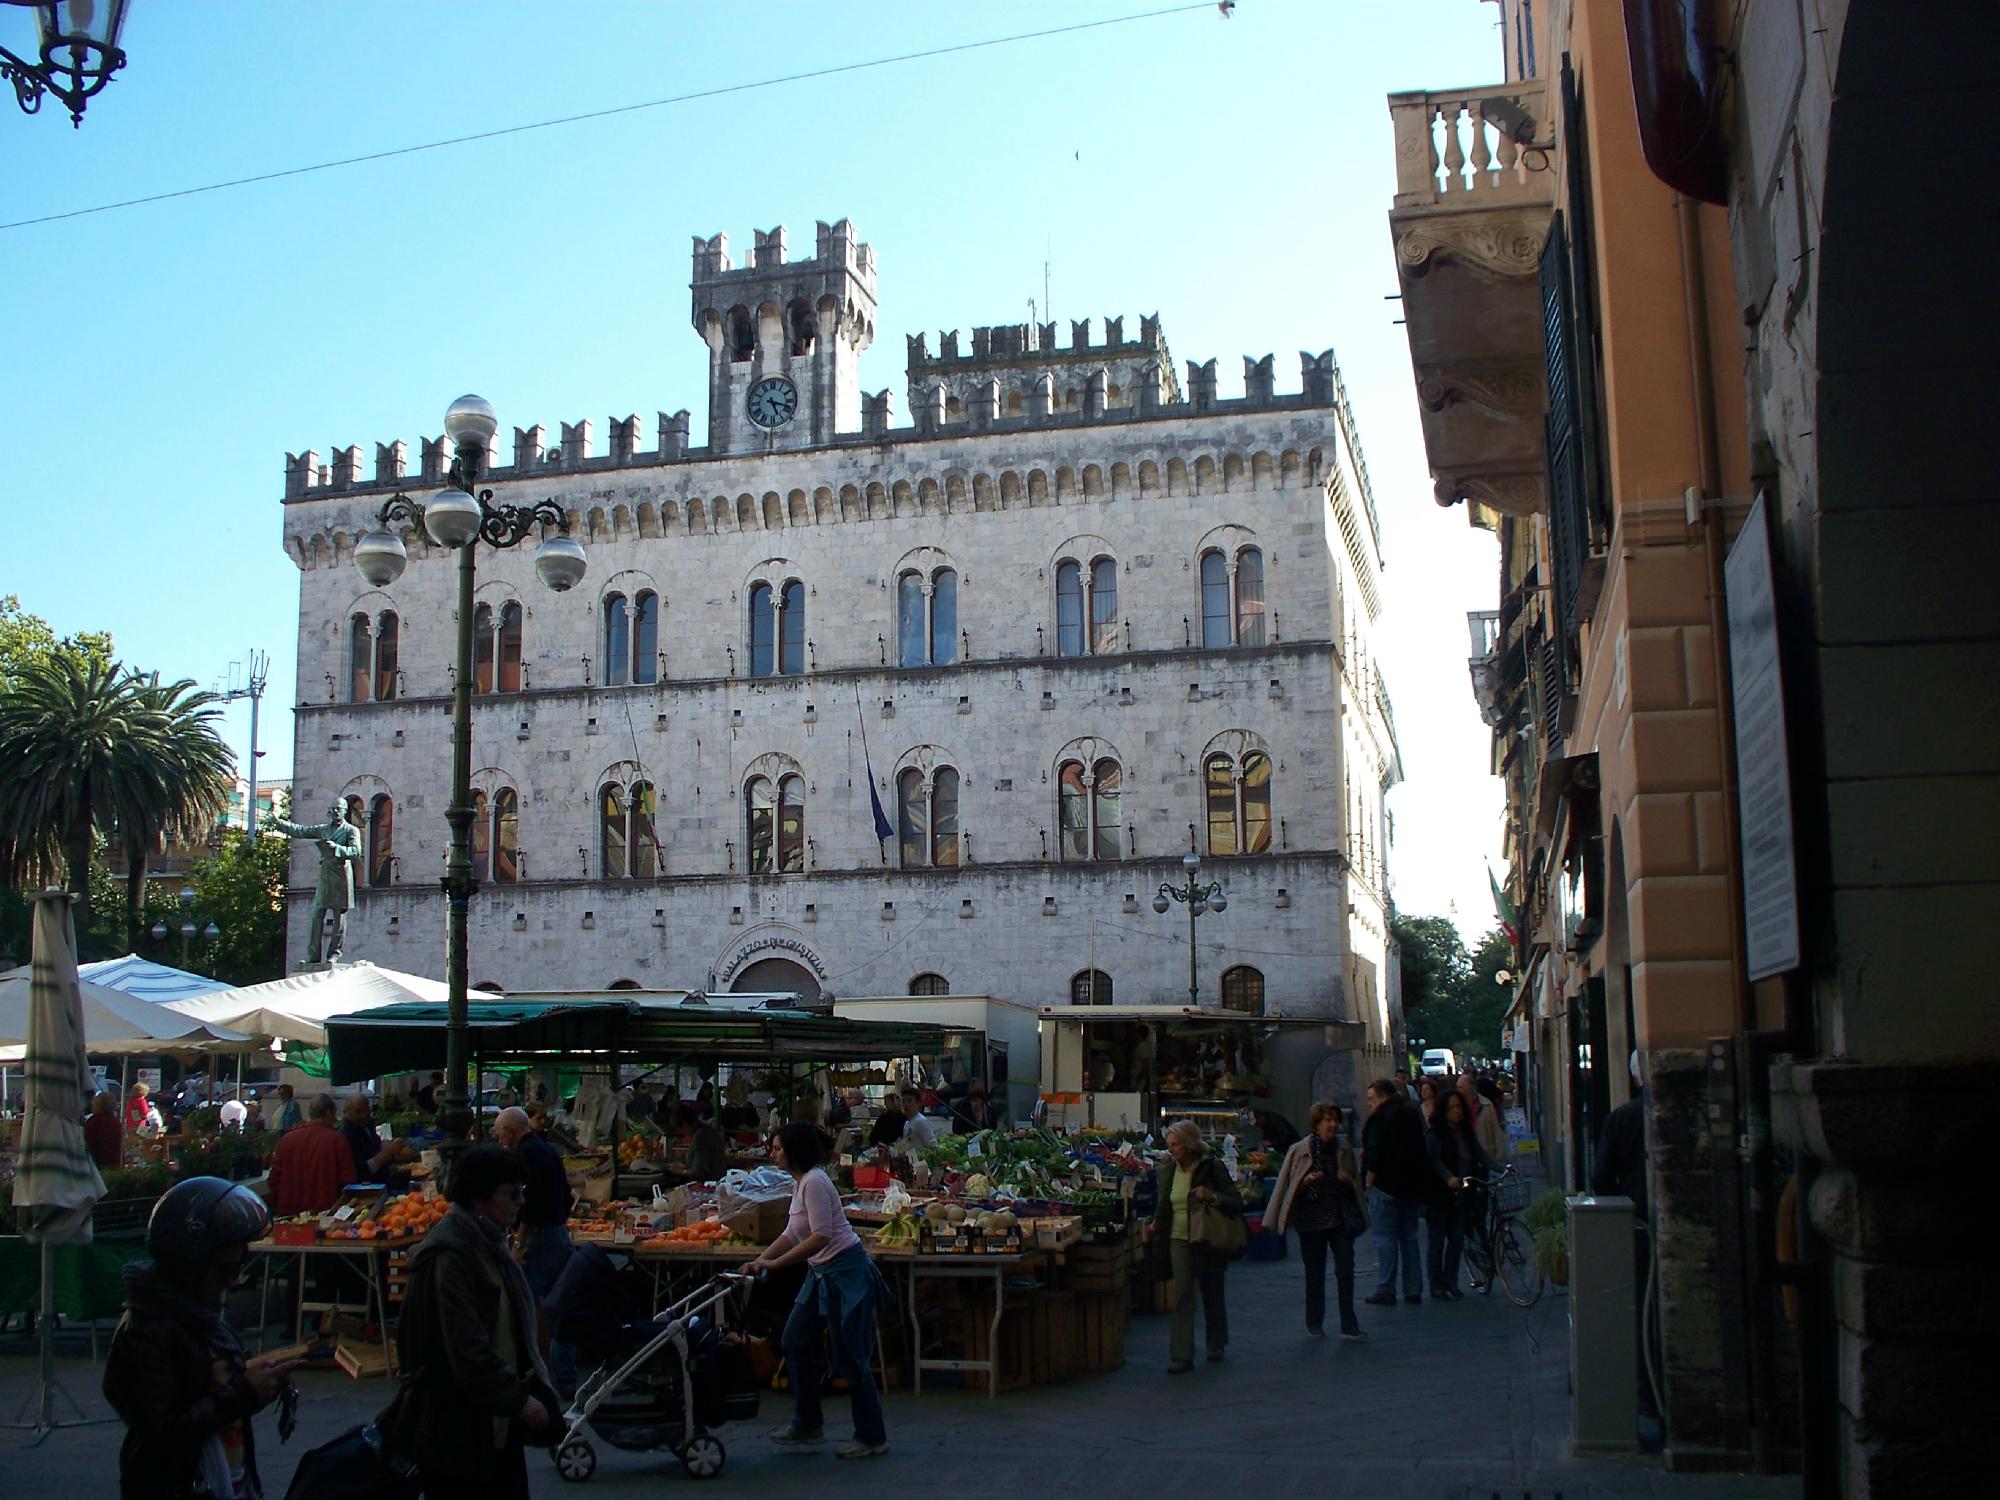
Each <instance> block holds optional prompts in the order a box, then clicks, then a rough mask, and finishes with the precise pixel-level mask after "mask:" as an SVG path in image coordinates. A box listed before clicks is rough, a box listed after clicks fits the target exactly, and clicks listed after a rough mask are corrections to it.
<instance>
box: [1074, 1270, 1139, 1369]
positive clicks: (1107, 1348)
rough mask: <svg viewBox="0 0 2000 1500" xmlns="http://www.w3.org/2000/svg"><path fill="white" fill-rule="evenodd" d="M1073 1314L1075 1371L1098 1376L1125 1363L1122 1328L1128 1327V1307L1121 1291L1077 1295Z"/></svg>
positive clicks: (1129, 1311) (1129, 1303) (1128, 1300)
mask: <svg viewBox="0 0 2000 1500" xmlns="http://www.w3.org/2000/svg"><path fill="white" fill-rule="evenodd" d="M1075 1317H1076V1323H1075V1327H1076V1340H1077V1348H1076V1367H1077V1369H1078V1370H1079V1371H1081V1372H1083V1373H1085V1374H1090V1375H1101V1374H1103V1373H1104V1372H1105V1371H1107V1370H1115V1369H1117V1368H1118V1367H1119V1366H1120V1365H1122V1364H1124V1363H1125V1331H1126V1329H1127V1328H1128V1327H1130V1326H1131V1321H1132V1307H1131V1300H1130V1298H1129V1297H1128V1295H1127V1294H1126V1293H1125V1292H1124V1291H1123V1290H1120V1291H1119V1292H1117V1293H1115V1294H1098V1295H1081V1296H1078V1297H1077V1298H1076V1313H1075Z"/></svg>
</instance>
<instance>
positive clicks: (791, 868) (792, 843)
mask: <svg viewBox="0 0 2000 1500" xmlns="http://www.w3.org/2000/svg"><path fill="white" fill-rule="evenodd" d="M805 867H806V779H805V777H803V776H787V777H785V778H783V779H782V780H781V781H779V783H778V870H779V872H780V873H781V874H785V875H797V874H799V873H800V872H801V871H803V870H804V869H805Z"/></svg>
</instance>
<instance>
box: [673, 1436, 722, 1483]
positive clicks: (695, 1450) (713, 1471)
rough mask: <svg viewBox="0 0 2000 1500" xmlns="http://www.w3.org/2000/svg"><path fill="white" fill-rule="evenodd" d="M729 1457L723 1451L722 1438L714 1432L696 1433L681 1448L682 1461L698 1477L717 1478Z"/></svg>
mask: <svg viewBox="0 0 2000 1500" xmlns="http://www.w3.org/2000/svg"><path fill="white" fill-rule="evenodd" d="M728 1457H729V1455H728V1454H727V1453H725V1452H724V1451H723V1447H722V1439H721V1438H719V1437H717V1436H716V1435H715V1434H714V1433H712V1432H698V1433H696V1434H695V1435H694V1436H693V1437H691V1438H689V1439H688V1440H687V1443H686V1444H685V1445H684V1446H683V1447H682V1448H681V1462H682V1464H684V1465H685V1466H686V1467H687V1471H688V1473H690V1474H692V1475H693V1476H694V1477H695V1478H696V1479H713V1478H715V1476H716V1475H718V1474H720V1473H721V1472H722V1465H723V1462H724V1461H725V1460H726V1459H727V1458H728Z"/></svg>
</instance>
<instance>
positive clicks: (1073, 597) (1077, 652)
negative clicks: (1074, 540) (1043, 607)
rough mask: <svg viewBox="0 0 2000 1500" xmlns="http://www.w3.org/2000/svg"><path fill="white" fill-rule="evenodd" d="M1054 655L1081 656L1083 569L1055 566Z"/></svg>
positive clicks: (1064, 565) (1066, 564) (1063, 565)
mask: <svg viewBox="0 0 2000 1500" xmlns="http://www.w3.org/2000/svg"><path fill="white" fill-rule="evenodd" d="M1056 655H1058V656H1081V655H1083V569H1082V568H1081V567H1079V566H1078V565H1077V564H1076V563H1073V562H1064V563H1058V564H1056Z"/></svg>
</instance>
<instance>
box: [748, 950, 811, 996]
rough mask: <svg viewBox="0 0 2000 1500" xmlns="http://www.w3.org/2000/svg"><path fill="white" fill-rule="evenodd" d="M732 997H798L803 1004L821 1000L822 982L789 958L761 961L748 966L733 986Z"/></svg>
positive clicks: (761, 959)
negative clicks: (820, 987)
mask: <svg viewBox="0 0 2000 1500" xmlns="http://www.w3.org/2000/svg"><path fill="white" fill-rule="evenodd" d="M729 992H730V993H731V994H732V995H744V994H753V995H782V994H796V995H797V996H798V997H799V998H800V999H801V1000H809V1001H810V1000H817V999H819V981H818V980H817V979H815V978H813V976H812V972H811V971H810V970H809V969H807V968H806V966H805V965H804V964H801V963H795V962H793V961H792V960H791V959H789V958H760V959H758V960H756V961H755V962H754V963H749V964H745V965H744V966H743V968H742V970H741V971H740V972H739V973H738V974H737V975H736V977H735V978H734V979H732V980H730V982H729Z"/></svg>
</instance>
